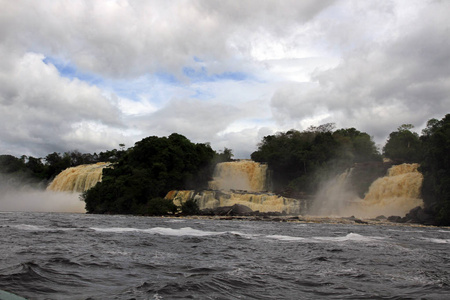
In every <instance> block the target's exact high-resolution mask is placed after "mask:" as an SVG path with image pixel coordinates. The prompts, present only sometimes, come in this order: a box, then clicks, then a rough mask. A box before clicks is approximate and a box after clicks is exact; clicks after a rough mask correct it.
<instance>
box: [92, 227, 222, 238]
mask: <svg viewBox="0 0 450 300" xmlns="http://www.w3.org/2000/svg"><path fill="white" fill-rule="evenodd" d="M91 229H92V230H95V231H99V232H113V233H127V232H143V233H148V234H160V235H169V236H210V235H220V234H225V233H226V232H216V231H203V230H198V229H193V228H191V227H183V228H180V229H173V228H168V227H154V228H148V229H139V228H122V227H108V228H99V227H91Z"/></svg>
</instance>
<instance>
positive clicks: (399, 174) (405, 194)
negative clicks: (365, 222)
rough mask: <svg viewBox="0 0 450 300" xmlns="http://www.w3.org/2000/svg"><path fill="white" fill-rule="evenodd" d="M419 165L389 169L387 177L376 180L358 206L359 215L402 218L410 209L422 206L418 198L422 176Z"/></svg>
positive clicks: (398, 166)
mask: <svg viewBox="0 0 450 300" xmlns="http://www.w3.org/2000/svg"><path fill="white" fill-rule="evenodd" d="M418 167H419V164H402V165H397V166H393V167H391V168H390V169H389V171H388V175H387V176H386V177H382V178H379V179H377V180H376V181H375V182H374V183H372V185H371V186H370V188H369V192H368V193H367V194H366V196H365V197H364V201H363V202H362V203H361V205H360V210H361V215H363V216H366V217H374V216H377V215H398V216H404V215H405V214H406V213H408V212H409V211H410V210H411V209H413V208H414V207H417V206H423V201H422V199H421V198H420V189H421V187H422V181H423V175H422V174H421V173H420V172H419V171H418V170H417V168H418Z"/></svg>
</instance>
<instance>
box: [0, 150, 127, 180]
mask: <svg viewBox="0 0 450 300" xmlns="http://www.w3.org/2000/svg"><path fill="white" fill-rule="evenodd" d="M124 153H125V151H124V150H116V149H114V150H110V151H105V152H100V154H97V153H94V154H89V153H80V152H79V151H70V152H64V153H63V154H61V153H56V152H53V153H50V154H48V155H47V156H46V157H45V158H36V157H33V156H25V155H22V156H21V157H20V158H17V157H15V156H12V155H7V154H6V155H0V174H7V175H10V176H14V177H15V178H19V179H21V180H23V181H26V182H36V183H48V182H49V181H50V180H51V179H53V178H54V177H55V176H56V175H58V174H59V173H60V172H61V171H62V170H65V169H67V168H70V167H75V166H78V165H83V164H93V163H97V162H116V161H118V160H119V158H120V157H121V156H122V155H123V154H124Z"/></svg>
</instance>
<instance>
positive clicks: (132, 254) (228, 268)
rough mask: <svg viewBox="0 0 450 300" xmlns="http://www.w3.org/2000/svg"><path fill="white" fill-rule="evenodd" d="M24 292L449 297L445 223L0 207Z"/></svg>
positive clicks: (15, 280) (4, 280) (4, 253)
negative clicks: (367, 222)
mask: <svg viewBox="0 0 450 300" xmlns="http://www.w3.org/2000/svg"><path fill="white" fill-rule="evenodd" d="M0 233H1V234H0V289H2V290H6V291H9V292H13V293H16V294H18V295H21V296H23V297H26V298H29V299H324V298H330V299H448V297H449V295H450V286H449V284H450V258H449V256H448V253H449V250H450V229H446V228H417V227H396V226H363V225H359V226H358V225H336V224H300V223H277V222H252V221H238V220H229V221H224V220H222V221H217V220H185V219H166V218H148V217H129V216H102V215H83V214H57V213H47V214H46V213H15V212H14V213H0Z"/></svg>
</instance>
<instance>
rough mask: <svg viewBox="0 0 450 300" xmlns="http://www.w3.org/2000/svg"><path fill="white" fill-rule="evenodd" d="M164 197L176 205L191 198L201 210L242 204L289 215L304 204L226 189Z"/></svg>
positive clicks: (298, 211) (272, 195)
mask: <svg viewBox="0 0 450 300" xmlns="http://www.w3.org/2000/svg"><path fill="white" fill-rule="evenodd" d="M165 199H168V200H173V203H174V204H175V205H177V206H181V205H182V204H183V203H184V202H185V201H187V200H190V199H193V200H195V201H196V202H197V205H198V207H199V208H200V209H201V210H203V209H214V208H217V207H223V206H233V205H234V204H242V205H245V206H247V207H249V208H251V209H252V210H253V211H259V212H263V213H264V212H279V213H286V214H289V215H296V214H297V215H298V214H301V213H302V211H303V209H304V206H305V205H306V204H305V201H303V200H299V199H292V198H286V197H282V196H278V195H275V194H273V193H247V192H242V191H226V190H221V191H218V190H207V191H201V192H197V193H196V192H195V191H192V190H185V191H170V192H169V193H168V194H167V195H166V197H165Z"/></svg>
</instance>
